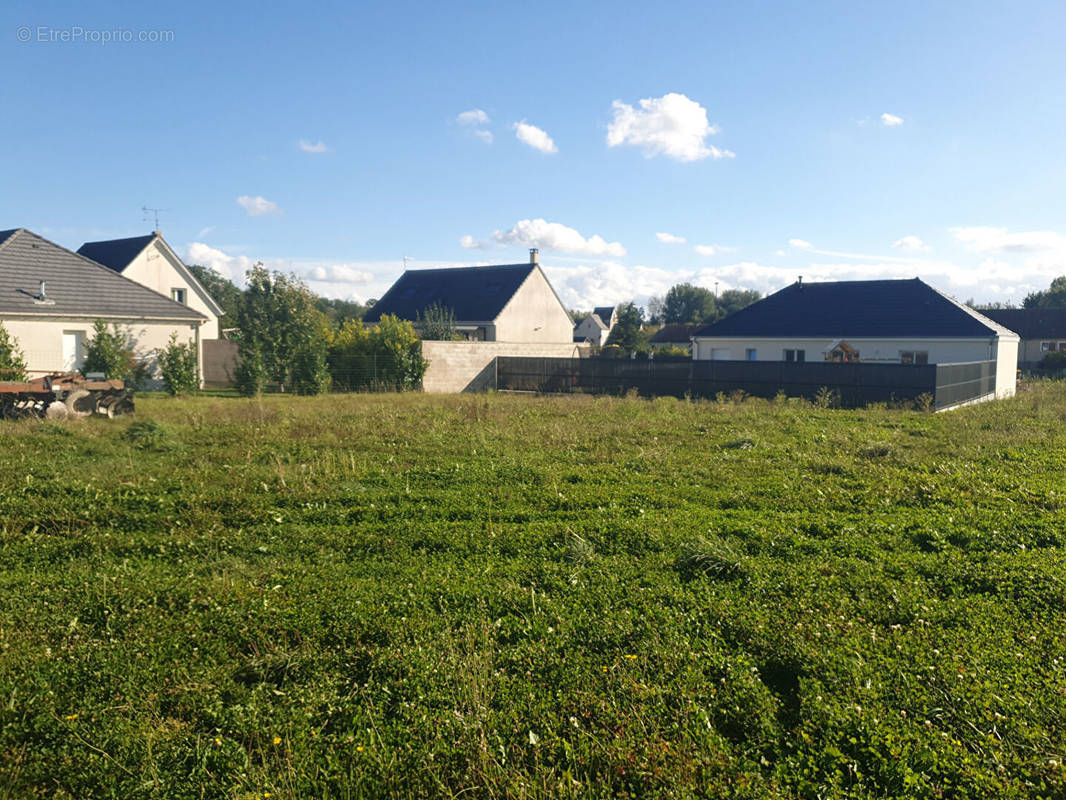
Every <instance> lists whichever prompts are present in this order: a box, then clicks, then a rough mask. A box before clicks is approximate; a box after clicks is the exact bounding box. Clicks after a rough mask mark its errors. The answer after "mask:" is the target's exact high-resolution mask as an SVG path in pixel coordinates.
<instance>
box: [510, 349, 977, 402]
mask: <svg viewBox="0 0 1066 800" xmlns="http://www.w3.org/2000/svg"><path fill="white" fill-rule="evenodd" d="M496 380H497V388H498V389H501V390H504V391H507V390H510V391H527V392H549V393H566V392H583V393H587V394H625V393H626V392H629V391H632V390H636V392H637V393H638V394H640V395H642V396H646V397H652V396H658V395H673V396H674V397H685V396H690V397H702V398H711V397H715V396H716V395H718V394H720V393H724V394H727V395H728V394H732V393H734V392H738V391H741V392H744V393H745V394H748V395H753V396H755V397H773V396H775V395H776V394H778V393H779V392H784V393H785V394H786V395H789V396H790V397H807V398H813V397H815V396H817V395H818V394H819V392H821V391H823V390H826V389H827V390H829V391H832V392H836V393H837V394H838V395H839V398H840V403H841V405H844V406H848V407H856V406H864V405H867V404H869V403H879V402H893V401H909V400H916V399H917V398H919V397H921V396H922V395H928V396H929V397H931V398H935V404H936V407H937V408H945V407H947V406H951V405H956V404H957V403H960V402H965V401H966V400H971V399H974V398H976V397H980V396H982V395H985V394H988V393H989V392H991V391H994V388H995V363H994V362H990V361H989V362H974V363H972V364H870V363H862V362H859V363H857V364H835V363H829V362H800V363H796V362H785V361H694V360H678V361H667V360H649V361H637V360H631V359H630V360H627V359H606V358H582V359H577V358H525V357H517V356H500V357H499V358H497V359H496ZM989 387H991V388H989Z"/></svg>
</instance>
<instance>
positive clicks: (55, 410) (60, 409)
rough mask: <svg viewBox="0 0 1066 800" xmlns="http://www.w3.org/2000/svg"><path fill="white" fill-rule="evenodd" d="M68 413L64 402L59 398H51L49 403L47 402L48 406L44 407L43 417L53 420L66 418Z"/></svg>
mask: <svg viewBox="0 0 1066 800" xmlns="http://www.w3.org/2000/svg"><path fill="white" fill-rule="evenodd" d="M69 413H70V412H69V411H68V410H67V406H66V404H65V403H63V402H61V401H59V400H53V401H52V402H51V403H49V404H48V407H47V408H45V410H44V418H45V419H55V420H60V419H66V418H67V415H68V414H69Z"/></svg>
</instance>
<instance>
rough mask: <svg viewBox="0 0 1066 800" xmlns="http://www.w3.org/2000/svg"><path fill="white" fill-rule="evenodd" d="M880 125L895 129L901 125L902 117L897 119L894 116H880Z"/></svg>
mask: <svg viewBox="0 0 1066 800" xmlns="http://www.w3.org/2000/svg"><path fill="white" fill-rule="evenodd" d="M881 124H882V125H884V126H885V127H888V128H895V127H896V126H898V125H902V124H903V117H897V116H896V115H895V114H882V115H881Z"/></svg>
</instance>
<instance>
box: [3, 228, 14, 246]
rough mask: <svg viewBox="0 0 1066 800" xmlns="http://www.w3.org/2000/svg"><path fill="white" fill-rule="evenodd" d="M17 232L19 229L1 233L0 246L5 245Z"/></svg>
mask: <svg viewBox="0 0 1066 800" xmlns="http://www.w3.org/2000/svg"><path fill="white" fill-rule="evenodd" d="M17 230H18V228H12V229H11V230H9V231H0V244H3V243H4V242H5V241H6V240H7V237H8V236H10V235H11V234H13V233H15V232H16V231H17Z"/></svg>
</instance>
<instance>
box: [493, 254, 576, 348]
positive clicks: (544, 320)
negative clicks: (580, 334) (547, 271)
mask: <svg viewBox="0 0 1066 800" xmlns="http://www.w3.org/2000/svg"><path fill="white" fill-rule="evenodd" d="M496 341H498V342H540V343H554V344H564V343H565V344H573V341H574V321H573V320H572V319H570V315H569V314H567V313H566V309H565V308H564V307H563V304H562V303H561V302H559V298H558V297H556V295H555V292H554V291H553V290H552V287H551V284H549V283H548V279H547V278H546V277H544V273H543V272H541V270H540V267H537V268H536V269H535V270H533V271H532V272H530V273H529V277H528V278H526V280H525V282H524V283H523V284H522V285H521V286H520V287H519V289H518V291H517V292H515V293H514V296H513V297H512V298H511V299H510V301H509V302H508V303H507V305H506V306H504V308H503V311H501V312H500V315H499V316H498V317H496Z"/></svg>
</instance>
